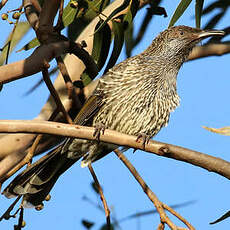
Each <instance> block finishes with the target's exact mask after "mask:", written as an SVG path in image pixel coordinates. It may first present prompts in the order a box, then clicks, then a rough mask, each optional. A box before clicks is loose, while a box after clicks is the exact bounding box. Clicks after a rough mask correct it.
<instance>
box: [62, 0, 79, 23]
mask: <svg viewBox="0 0 230 230" xmlns="http://www.w3.org/2000/svg"><path fill="white" fill-rule="evenodd" d="M76 13H77V9H75V8H73V7H71V6H70V2H69V3H68V5H67V6H66V7H65V9H64V10H63V15H62V21H63V25H64V27H66V26H68V25H69V24H70V23H72V22H73V20H74V18H75V15H76Z"/></svg>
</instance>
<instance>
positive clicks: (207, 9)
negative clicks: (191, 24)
mask: <svg viewBox="0 0 230 230" xmlns="http://www.w3.org/2000/svg"><path fill="white" fill-rule="evenodd" d="M229 6H230V2H229V1H219V0H217V1H215V2H211V4H210V5H208V6H207V7H205V9H204V10H203V12H202V14H203V15H205V14H208V13H211V12H212V11H214V10H216V9H218V8H219V9H221V10H222V11H226V10H227V9H228V7H229Z"/></svg>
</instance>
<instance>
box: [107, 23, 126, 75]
mask: <svg viewBox="0 0 230 230" xmlns="http://www.w3.org/2000/svg"><path fill="white" fill-rule="evenodd" d="M113 33H114V45H113V51H112V54H111V56H110V58H109V61H108V64H107V66H106V68H105V72H104V73H106V72H107V71H108V70H109V69H110V68H112V67H113V66H114V65H115V64H116V61H117V59H118V57H119V55H120V53H121V50H122V47H123V44H124V29H123V24H122V23H121V22H115V21H114V22H113Z"/></svg>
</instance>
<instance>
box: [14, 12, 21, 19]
mask: <svg viewBox="0 0 230 230" xmlns="http://www.w3.org/2000/svg"><path fill="white" fill-rule="evenodd" d="M20 16H21V14H20V13H19V12H15V13H14V14H13V15H12V18H13V19H19V18H20Z"/></svg>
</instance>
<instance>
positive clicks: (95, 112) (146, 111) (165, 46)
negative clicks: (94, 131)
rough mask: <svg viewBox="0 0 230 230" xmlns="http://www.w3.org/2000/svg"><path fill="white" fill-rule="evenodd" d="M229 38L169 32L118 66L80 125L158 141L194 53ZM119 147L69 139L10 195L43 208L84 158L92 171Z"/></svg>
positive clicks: (78, 120) (27, 172)
mask: <svg viewBox="0 0 230 230" xmlns="http://www.w3.org/2000/svg"><path fill="white" fill-rule="evenodd" d="M223 34H224V33H223V31H202V30H200V29H195V28H190V27H186V26H177V27H171V28H169V29H167V30H165V31H163V32H162V33H160V34H159V35H158V36H157V37H156V38H155V39H154V40H153V42H152V44H151V45H150V46H149V47H148V48H147V49H146V50H145V51H144V52H143V53H141V54H139V55H137V56H134V57H131V58H128V59H127V60H125V61H123V62H121V63H120V64H118V65H116V66H114V67H113V68H112V69H110V70H109V71H108V72H107V73H106V74H105V75H104V76H103V77H102V78H101V79H100V80H99V83H98V86H97V87H96V90H95V91H94V92H93V95H92V96H91V97H90V98H89V99H88V101H87V102H86V104H85V105H84V106H83V108H82V110H81V111H80V113H79V114H78V115H77V117H76V119H75V123H76V124H79V125H88V126H97V125H103V126H104V127H105V128H108V129H112V130H116V131H118V132H121V133H126V134H130V135H136V136H138V135H140V134H142V135H147V136H149V137H153V136H154V135H155V134H157V133H158V132H159V131H160V129H161V128H162V127H163V126H165V125H167V123H168V120H169V116H170V112H172V111H173V110H174V109H175V108H176V107H177V106H178V105H179V96H178V95H177V90H176V80H177V74H178V71H179V69H180V67H181V65H182V64H183V63H184V61H185V60H186V58H187V57H188V55H189V53H190V51H191V50H192V48H193V47H194V46H195V45H196V44H197V43H198V42H200V41H201V40H202V39H203V38H206V37H209V36H215V35H223ZM116 147H117V146H115V145H112V144H107V143H103V142H98V141H88V140H81V139H77V138H75V139H74V138H67V139H66V140H65V142H64V143H63V144H62V145H61V146H59V147H57V148H56V149H55V150H54V151H52V152H51V153H49V154H48V155H46V156H45V157H43V158H42V159H41V160H39V161H38V162H36V163H34V164H33V165H32V166H31V167H30V168H28V169H26V170H25V171H24V172H22V173H21V174H19V175H18V176H17V177H16V178H15V179H14V180H13V181H12V182H11V184H10V185H9V186H8V187H7V188H6V189H5V191H4V194H5V195H6V196H7V197H12V196H17V195H20V194H23V195H25V200H26V201H28V202H30V203H32V204H33V205H38V204H40V203H41V202H42V201H43V200H44V198H45V197H46V195H47V194H48V193H49V192H50V190H51V188H52V187H53V185H54V184H55V182H56V180H57V179H58V177H59V176H60V175H61V174H62V173H63V172H64V171H66V170H67V169H68V168H69V167H70V166H71V165H72V164H73V163H75V162H76V161H77V160H79V159H80V158H81V157H83V161H82V166H87V164H89V163H91V162H93V161H95V160H98V159H99V158H101V157H103V156H105V155H106V154H108V153H109V152H111V151H113V150H114V149H115V148H116Z"/></svg>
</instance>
